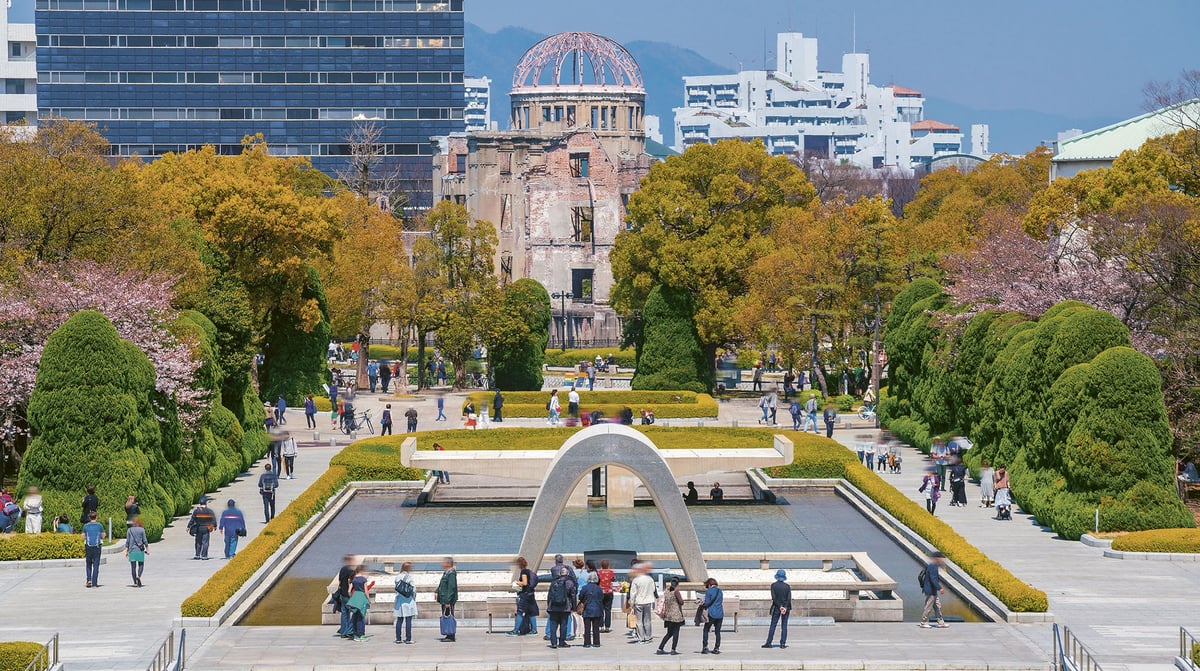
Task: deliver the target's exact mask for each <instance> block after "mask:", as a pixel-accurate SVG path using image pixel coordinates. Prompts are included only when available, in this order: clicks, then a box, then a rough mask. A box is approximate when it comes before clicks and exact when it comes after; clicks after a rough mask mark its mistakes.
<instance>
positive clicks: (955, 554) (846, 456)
mask: <svg viewBox="0 0 1200 671" xmlns="http://www.w3.org/2000/svg"><path fill="white" fill-rule="evenodd" d="M792 441H793V443H794V445H795V459H794V460H793V461H792V463H791V464H790V465H788V466H777V467H775V468H769V469H766V470H767V472H768V473H769V474H770V475H771V476H772V477H777V478H845V479H846V481H847V482H849V483H850V484H852V485H854V486H855V487H857V488H858V489H859V490H861V491H862V492H863V493H864V494H866V495H867V496H869V497H870V498H871V499H872V500H873V501H875V503H878V504H879V505H880V506H881V507H883V509H884V510H887V511H888V512H889V513H891V514H892V515H893V516H894V517H896V519H898V520H899V521H900V522H901V523H902V524H904V525H905V526H907V527H908V528H910V529H912V530H913V531H915V532H916V533H918V534H920V535H921V537H922V538H924V539H925V540H927V541H929V542H930V543H932V544H933V545H934V547H936V548H938V549H939V550H941V551H942V552H944V553H946V556H947V557H948V558H949V559H950V560H951V561H953V562H954V563H955V564H957V565H958V566H960V567H961V568H962V569H963V570H964V571H966V572H967V573H968V574H969V575H970V576H971V577H972V578H974V579H975V580H977V581H979V584H981V585H983V586H984V587H985V588H987V590H988V591H990V592H991V593H992V594H994V595H996V597H997V598H999V599H1000V600H1001V601H1003V602H1004V604H1005V605H1006V606H1008V608H1009V609H1010V610H1012V611H1014V612H1018V613H1044V612H1046V610H1047V609H1048V608H1049V601H1048V600H1047V598H1046V594H1045V592H1042V591H1041V590H1038V589H1035V588H1033V587H1031V586H1029V585H1027V584H1025V583H1024V582H1022V581H1021V580H1019V579H1018V578H1017V577H1016V576H1014V575H1013V574H1012V573H1010V572H1009V571H1008V570H1007V569H1005V568H1004V567H1003V566H1001V565H1000V564H998V563H997V562H995V561H993V560H991V559H989V558H988V557H987V555H985V554H984V553H983V552H982V551H980V550H979V549H978V548H976V547H975V546H974V545H971V544H970V543H969V542H968V541H967V540H966V539H965V538H963V537H962V536H960V535H959V534H958V533H957V532H955V531H954V529H952V528H951V527H950V525H948V524H946V523H945V522H943V521H941V520H940V519H938V518H936V517H934V516H933V515H930V514H929V513H928V512H926V510H925V508H923V507H922V506H921V505H919V504H917V503H916V502H915V501H913V500H912V499H909V498H908V497H907V496H905V495H904V494H902V493H901V492H900V491H899V490H897V489H896V488H895V487H893V486H892V485H891V484H889V483H888V482H887V481H886V480H884V479H883V478H881V477H879V476H878V475H876V474H875V472H874V471H871V470H868V469H867V468H866V467H865V466H863V465H862V464H861V463H859V461H858V460H857V459H856V458H855V456H854V454H853V453H852V452H850V451H849V450H847V449H846V448H844V447H843V446H842V445H841V444H839V443H836V442H834V441H832V440H828V439H826V438H821V437H818V436H807V435H805V436H792Z"/></svg>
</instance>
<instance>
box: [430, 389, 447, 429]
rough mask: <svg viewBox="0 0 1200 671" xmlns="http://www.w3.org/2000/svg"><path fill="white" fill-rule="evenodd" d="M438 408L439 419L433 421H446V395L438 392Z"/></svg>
mask: <svg viewBox="0 0 1200 671" xmlns="http://www.w3.org/2000/svg"><path fill="white" fill-rule="evenodd" d="M437 410H438V414H437V419H435V420H433V421H435V422H444V421H446V397H445V396H442V395H441V394H438V397H437Z"/></svg>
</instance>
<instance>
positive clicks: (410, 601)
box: [392, 561, 417, 644]
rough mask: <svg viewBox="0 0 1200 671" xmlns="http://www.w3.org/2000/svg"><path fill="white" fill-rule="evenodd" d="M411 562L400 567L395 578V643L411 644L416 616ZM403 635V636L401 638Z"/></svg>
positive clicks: (393, 610)
mask: <svg viewBox="0 0 1200 671" xmlns="http://www.w3.org/2000/svg"><path fill="white" fill-rule="evenodd" d="M411 571H412V562H407V561H406V562H404V563H403V564H401V565H400V574H399V575H397V576H396V603H395V605H394V606H393V607H392V615H394V616H395V617H396V643H397V644H400V643H405V644H411V643H412V625H413V618H415V617H416V616H417V588H416V585H415V584H414V583H413V579H412V573H411ZM401 633H403V636H401Z"/></svg>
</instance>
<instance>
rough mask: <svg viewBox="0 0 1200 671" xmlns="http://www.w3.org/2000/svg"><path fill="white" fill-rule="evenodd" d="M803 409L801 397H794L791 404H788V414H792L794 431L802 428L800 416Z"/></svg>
mask: <svg viewBox="0 0 1200 671" xmlns="http://www.w3.org/2000/svg"><path fill="white" fill-rule="evenodd" d="M801 413H802V409H801V408H800V399H799V398H793V399H792V402H791V405H789V406H788V414H790V415H791V416H792V431H799V430H800V421H801V420H800V418H801V416H802V415H801Z"/></svg>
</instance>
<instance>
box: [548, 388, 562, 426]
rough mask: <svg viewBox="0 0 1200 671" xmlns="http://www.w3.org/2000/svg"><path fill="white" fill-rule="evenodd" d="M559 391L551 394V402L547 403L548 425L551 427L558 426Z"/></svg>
mask: <svg viewBox="0 0 1200 671" xmlns="http://www.w3.org/2000/svg"><path fill="white" fill-rule="evenodd" d="M558 409H559V405H558V390H557V389H555V390H554V391H552V392H550V400H549V401H546V412H547V413H548V414H547V415H546V423H547V424H549V425H551V426H556V425H558Z"/></svg>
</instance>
